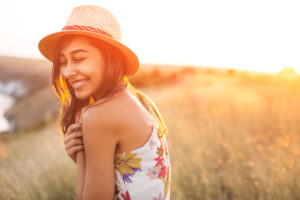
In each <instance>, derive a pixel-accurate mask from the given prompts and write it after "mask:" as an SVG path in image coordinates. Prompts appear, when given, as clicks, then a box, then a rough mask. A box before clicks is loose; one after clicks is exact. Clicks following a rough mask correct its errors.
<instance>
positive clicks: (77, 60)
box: [73, 58, 85, 62]
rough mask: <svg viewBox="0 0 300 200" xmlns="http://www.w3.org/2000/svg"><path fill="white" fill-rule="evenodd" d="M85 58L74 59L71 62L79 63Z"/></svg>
mask: <svg viewBox="0 0 300 200" xmlns="http://www.w3.org/2000/svg"><path fill="white" fill-rule="evenodd" d="M84 59H85V58H76V59H75V58H74V59H73V60H74V61H75V62H80V61H83V60H84Z"/></svg>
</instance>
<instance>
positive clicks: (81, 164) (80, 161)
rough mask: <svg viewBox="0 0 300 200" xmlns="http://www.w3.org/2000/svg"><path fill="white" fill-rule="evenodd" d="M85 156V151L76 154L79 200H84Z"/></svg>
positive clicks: (77, 195)
mask: <svg viewBox="0 0 300 200" xmlns="http://www.w3.org/2000/svg"><path fill="white" fill-rule="evenodd" d="M85 162H86V161H85V154H84V151H79V152H77V154H76V165H77V180H76V197H77V199H78V200H82V197H83V196H82V194H83V187H84V178H85Z"/></svg>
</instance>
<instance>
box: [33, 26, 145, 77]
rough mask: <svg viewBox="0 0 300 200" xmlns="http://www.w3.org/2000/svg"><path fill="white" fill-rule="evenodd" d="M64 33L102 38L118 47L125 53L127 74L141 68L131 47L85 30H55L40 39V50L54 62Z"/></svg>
mask: <svg viewBox="0 0 300 200" xmlns="http://www.w3.org/2000/svg"><path fill="white" fill-rule="evenodd" d="M63 35H85V36H90V37H95V38H98V39H100V40H102V41H103V42H106V43H108V44H110V45H112V46H114V47H116V48H117V49H119V50H120V52H121V53H122V54H123V55H124V56H123V57H124V62H125V65H126V74H125V75H126V76H130V75H133V74H135V73H136V72H137V70H138V68H139V65H140V64H139V59H138V57H137V56H136V54H135V53H134V52H133V51H132V50H131V49H130V48H128V47H127V46H125V45H124V44H122V43H120V42H118V41H116V40H114V39H111V38H109V37H106V36H102V35H100V34H97V33H93V32H90V31H83V30H70V31H69V30H68V31H60V32H55V33H52V34H49V35H47V36H45V37H43V38H42V39H41V40H40V41H39V44H38V48H39V50H40V52H41V53H42V54H43V56H45V57H46V58H47V59H48V60H50V61H51V62H53V60H54V54H55V50H56V47H57V44H58V42H59V39H60V37H61V36H63Z"/></svg>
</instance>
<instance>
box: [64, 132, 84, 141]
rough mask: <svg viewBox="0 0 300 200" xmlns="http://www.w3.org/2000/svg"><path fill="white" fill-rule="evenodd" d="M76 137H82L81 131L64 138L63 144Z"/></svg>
mask: <svg viewBox="0 0 300 200" xmlns="http://www.w3.org/2000/svg"><path fill="white" fill-rule="evenodd" d="M76 137H79V138H80V137H82V132H81V131H75V132H72V133H71V134H70V135H68V136H66V137H65V139H64V143H65V144H67V143H69V141H71V140H72V139H73V138H76Z"/></svg>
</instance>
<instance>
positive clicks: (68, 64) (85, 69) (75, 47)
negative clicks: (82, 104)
mask: <svg viewBox="0 0 300 200" xmlns="http://www.w3.org/2000/svg"><path fill="white" fill-rule="evenodd" d="M59 60H60V70H61V73H62V76H63V77H64V78H65V80H66V81H67V82H69V84H70V85H71V86H72V87H73V88H74V91H75V95H76V98H78V99H86V98H89V97H90V96H94V95H95V94H96V93H97V91H98V89H99V88H100V85H101V82H102V77H103V72H104V67H105V60H104V56H103V54H102V52H101V51H100V50H99V49H97V48H96V47H94V46H92V45H91V44H90V43H89V42H88V41H87V39H86V38H84V37H75V38H74V39H73V40H72V41H71V42H70V43H69V44H67V45H66V46H64V47H63V48H62V50H61V52H60V55H59Z"/></svg>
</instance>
